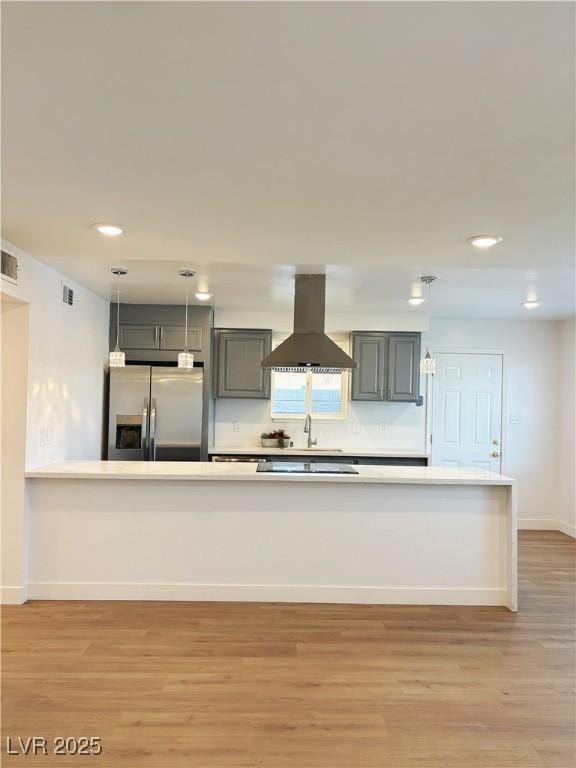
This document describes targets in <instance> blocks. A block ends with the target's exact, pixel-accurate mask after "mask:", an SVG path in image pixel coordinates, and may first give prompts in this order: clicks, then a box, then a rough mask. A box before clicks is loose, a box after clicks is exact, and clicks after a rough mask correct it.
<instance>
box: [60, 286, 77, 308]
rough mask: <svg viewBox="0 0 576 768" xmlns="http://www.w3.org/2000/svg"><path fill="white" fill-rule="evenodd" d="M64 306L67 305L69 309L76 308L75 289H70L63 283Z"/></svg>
mask: <svg viewBox="0 0 576 768" xmlns="http://www.w3.org/2000/svg"><path fill="white" fill-rule="evenodd" d="M62 304H65V305H66V306H67V307H73V306H74V288H70V286H69V285H66V284H65V283H62Z"/></svg>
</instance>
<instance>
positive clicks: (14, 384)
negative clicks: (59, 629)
mask: <svg viewBox="0 0 576 768" xmlns="http://www.w3.org/2000/svg"><path fill="white" fill-rule="evenodd" d="M2 248H3V249H4V250H7V251H9V252H10V253H13V254H14V255H15V256H17V257H18V259H19V266H20V272H19V281H18V285H13V284H12V283H10V282H9V281H7V280H5V279H2V280H1V283H0V299H1V303H2V376H1V383H2V398H1V407H2V412H1V419H2V494H1V500H2V552H1V560H2V568H1V574H2V590H1V599H2V602H14V603H20V602H24V601H25V600H26V596H27V580H28V579H27V573H26V568H27V555H26V553H27V550H28V543H27V518H26V507H25V497H24V471H25V468H32V467H35V466H38V465H41V464H47V463H49V462H52V461H60V460H63V459H99V458H100V456H101V446H102V414H103V395H104V365H105V363H106V360H107V355H108V319H109V310H108V302H107V301H105V300H104V299H102V298H100V297H99V296H96V295H95V294H93V293H91V292H90V291H87V290H85V289H84V288H82V287H81V286H79V285H77V284H76V283H74V282H73V281H71V280H69V279H68V278H65V277H64V276H63V275H60V274H59V273H58V272H56V271H55V270H53V269H51V268H50V267H47V266H46V265H45V264H43V263H42V262H40V261H38V260H37V259H35V258H33V257H32V256H30V255H29V254H27V253H25V252H23V251H22V250H21V249H19V248H17V247H15V246H13V245H12V244H10V243H6V242H2ZM62 280H65V281H66V283H67V284H68V285H70V286H71V287H73V288H74V290H75V294H76V298H77V302H76V303H75V306H74V307H66V306H64V305H63V304H62V303H61V299H60V297H61V286H62Z"/></svg>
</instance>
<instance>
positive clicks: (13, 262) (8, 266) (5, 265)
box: [2, 251, 18, 284]
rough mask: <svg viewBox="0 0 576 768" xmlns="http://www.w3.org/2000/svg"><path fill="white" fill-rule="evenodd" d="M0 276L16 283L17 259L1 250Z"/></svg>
mask: <svg viewBox="0 0 576 768" xmlns="http://www.w3.org/2000/svg"><path fill="white" fill-rule="evenodd" d="M2 277H5V278H6V279H7V280H10V282H11V283H15V284H16V283H18V259H17V258H16V256H12V254H11V253H6V251H2Z"/></svg>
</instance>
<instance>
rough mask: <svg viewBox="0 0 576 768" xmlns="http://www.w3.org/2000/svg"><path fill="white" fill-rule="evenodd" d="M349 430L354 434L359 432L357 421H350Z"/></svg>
mask: <svg viewBox="0 0 576 768" xmlns="http://www.w3.org/2000/svg"><path fill="white" fill-rule="evenodd" d="M350 432H352V433H353V434H355V435H357V434H358V432H360V425H359V424H358V422H357V421H352V422H350Z"/></svg>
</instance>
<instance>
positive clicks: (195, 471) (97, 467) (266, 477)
mask: <svg viewBox="0 0 576 768" xmlns="http://www.w3.org/2000/svg"><path fill="white" fill-rule="evenodd" d="M343 463H344V462H343ZM354 469H356V470H357V471H358V474H357V475H314V474H310V475H308V474H268V473H259V474H257V473H256V464H249V463H230V464H226V463H212V462H187V461H163V462H151V461H62V462H57V463H55V464H48V465H46V466H44V467H39V468H37V469H33V470H30V471H28V472H26V477H27V478H28V479H32V480H33V479H43V480H46V479H48V480H50V479H51V480H188V481H194V482H196V481H206V480H208V481H209V480H218V481H220V480H224V481H249V482H257V483H266V482H268V483H269V482H275V483H277V482H297V483H302V482H305V483H310V482H311V483H381V484H382V483H399V484H405V485H503V486H510V485H513V484H514V482H515V481H514V480H512V479H511V478H509V477H505V476H504V475H497V474H495V473H493V472H487V471H485V470H483V469H474V468H470V469H453V468H445V467H380V466H361V465H360V466H355V467H354Z"/></svg>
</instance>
